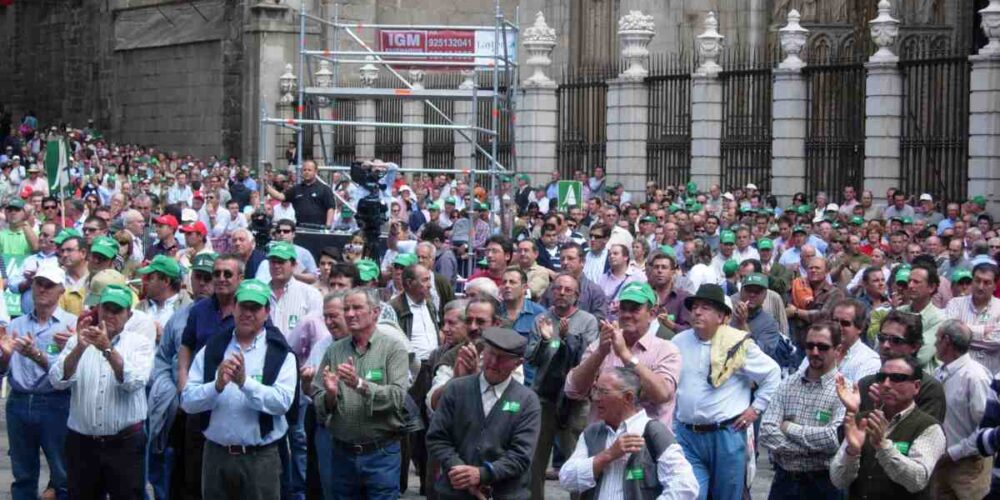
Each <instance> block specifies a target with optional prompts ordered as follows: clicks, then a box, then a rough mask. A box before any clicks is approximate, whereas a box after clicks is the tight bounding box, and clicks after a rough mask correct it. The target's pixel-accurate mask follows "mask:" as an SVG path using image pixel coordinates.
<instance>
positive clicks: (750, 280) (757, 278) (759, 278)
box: [730, 261, 771, 288]
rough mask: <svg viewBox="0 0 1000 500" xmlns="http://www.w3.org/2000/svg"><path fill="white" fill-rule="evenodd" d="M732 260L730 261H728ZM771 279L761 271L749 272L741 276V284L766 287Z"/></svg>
mask: <svg viewBox="0 0 1000 500" xmlns="http://www.w3.org/2000/svg"><path fill="white" fill-rule="evenodd" d="M730 262H732V261H730ZM770 282H771V280H769V279H768V278H767V276H765V275H763V274H761V273H751V274H749V275H747V277H746V278H743V286H759V287H762V288H767V287H768V285H769V284H770Z"/></svg>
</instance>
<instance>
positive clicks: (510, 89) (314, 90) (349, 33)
mask: <svg viewBox="0 0 1000 500" xmlns="http://www.w3.org/2000/svg"><path fill="white" fill-rule="evenodd" d="M305 4H306V2H303V3H302V8H301V10H300V11H299V40H298V42H299V65H298V101H297V103H296V104H297V105H296V107H295V118H290V119H281V118H272V117H268V116H267V109H266V105H265V104H264V103H262V105H261V120H260V140H259V148H260V149H259V151H260V166H261V173H262V174H263V169H264V166H265V163H267V162H268V159H267V158H266V157H267V156H268V151H267V141H266V135H267V131H268V130H269V128H268V127H269V126H277V127H283V128H287V129H290V130H292V131H294V132H295V134H296V144H297V147H296V155H297V158H296V162H295V163H296V169H297V170H298V169H300V168H301V165H302V159H303V158H302V156H303V144H304V142H305V141H304V135H305V133H307V132H309V127H317V129H318V134H317V135H318V137H319V141H320V148H321V150H322V155H323V158H322V159H323V164H322V165H321V166H320V167H319V168H320V170H321V171H346V170H348V169H349V167H346V166H338V165H332V164H331V163H332V162H331V161H330V155H329V153H330V152H332V151H333V149H334V146H335V144H334V142H335V138H336V136H335V134H334V132H333V130H334V129H333V128H332V127H334V126H349V127H367V128H380V127H381V128H403V129H447V130H453V131H455V132H457V133H458V134H459V135H460V136H461V137H462V140H463V141H468V143H469V144H470V145H471V146H472V150H473V153H472V160H473V161H474V163H473V165H476V164H478V162H476V160H477V159H478V158H480V157H481V158H482V159H484V160H485V162H486V165H487V168H486V169H477V168H475V167H473V168H470V169H435V168H426V167H423V166H412V165H401V167H404V168H400V169H399V172H403V173H406V172H412V173H453V174H456V175H457V174H463V175H468V176H469V185H470V186H476V185H477V177H479V178H481V180H484V181H485V182H483V185H484V186H488V187H489V195H488V196H487V200H488V201H492V197H493V196H497V195H498V193H497V191H498V189H497V188H498V187H499V186H500V184H499V176H500V175H503V174H506V173H508V172H514V171H516V170H517V168H516V165H517V161H516V158H517V155H516V148H511V153H510V162H509V163H510V164H509V165H503V164H501V163H500V161H499V158H498V141H499V136H500V130H499V128H500V112H501V109H502V110H503V111H505V112H506V113H508V114H509V116H510V118H511V119H510V120H509V123H508V127H509V128H508V129H507V130H506V132H507V135H508V137H509V138H510V141H511V143H514V140H515V135H514V123H515V119H514V117H515V114H516V106H515V96H516V94H517V85H518V75H517V71H518V65H517V61H516V52H517V51H516V47H517V39H518V36H519V34H520V27H519V24H518V17H519V16H518V14H519V12H518V9H517V8H515V13H514V20H513V21H511V20H509V19H507V18H505V17H504V13H503V10H502V9H501V8H500V2H499V0H496V1H495V3H494V5H495V14H494V22H493V25H492V26H448V25H404V24H362V23H355V22H342V20H341V18H340V4H339V3H337V4H335V5H334V6H333V9H334V12H333V19H332V20H328V19H323V18H322V17H317V16H315V15H312V14H310V13H308V12H307V11H306V9H307V7H306V5H305ZM309 26H319V27H320V28H323V29H328V28H332V30H333V31H332V36H331V37H329V39H328V41H329V42H331V43H330V44H331V45H332V48H328V49H324V50H310V49H307V47H306V34H307V28H308V27H309ZM361 28H366V29H376V30H383V29H385V30H389V29H391V30H461V31H470V30H473V31H487V30H492V31H493V37H494V38H493V51H492V53H464V52H463V53H452V52H393V51H379V50H375V49H373V48H372V47H370V46H369V45H368V44H367V43H365V41H364V40H362V38H361V37H360V36H359V35H358V31H360V29H361ZM508 33H512V35H513V37H514V39H513V42H514V47H515V54H508V53H507V46H508V40H507V36H508ZM342 35H344V36H346V37H347V40H349V41H352V42H353V44H354V45H357V46H358V47H360V49H361V50H340V41H341V40H340V39H341V36H342ZM314 59H315V60H325V61H328V62H330V63H331V65H332V72H333V77H332V79H333V82H334V85H335V86H333V87H327V86H320V85H318V84H317V82H316V81H315V76H314V74H313V72H312V71H311V67H312V64H311V62H312V60H314ZM435 59H436V60H435ZM441 59H471V60H461V61H459V60H456V61H447V62H441ZM341 64H347V65H357V64H373V65H377V66H382V67H385V68H386V69H387V70H388V71H389V73H390V74H391V75H392V76H393V77H395V79H396V80H398V81H399V82H400V83H401V84H402V86H403V88H348V87H341V86H338V85H340V83H341V78H340V77H341V74H340V65H341ZM394 66H400V67H412V66H416V67H420V66H438V67H440V66H446V67H462V68H463V69H472V70H474V71H475V72H476V73H475V76H474V79H475V80H476V84H475V85H474V86H473V88H471V89H423V88H414V86H413V84H412V83H411V82H410V81H408V80H407V79H406V78H404V77H403V75H402V74H400V72H399V71H397V69H396V68H395V67H394ZM501 71H503V72H504V73H505V75H506V86H504V87H503V88H501V84H500V72H501ZM480 72H490V73H491V76H492V85H491V87H490V88H489V89H479V84H478V78H477V77H478V75H479V73H480ZM386 98H402V99H416V100H421V101H423V103H424V104H425V106H426V108H429V109H430V110H431V112H433V113H436V114H437V115H438V116H440V117H441V118H442V119H443V120H444V121H445V122H446V123H443V124H434V123H405V122H388V121H357V120H324V119H322V118H321V117H320V115H319V112H318V110H319V109H320V107H321V106H320V104H319V103H320V100H321V99H326V100H329V101H330V103H329V105H333V103H334V102H335V101H337V100H348V99H371V100H375V99H386ZM430 99H454V100H466V101H472V110H473V113H472V117H473V118H472V121H473V123H470V124H460V123H455V121H454V120H453V119H452V117H449V116H448V115H447V114H445V112H443V111H442V110H441V109H440V108H439V107H438V106H436V105H435V104H434V103H433V102H431V101H430ZM481 99H490V100H491V103H492V106H491V110H490V112H491V120H489V125H488V126H483V127H481V126H478V110H479V102H480V100H481ZM326 127H331V128H330V129H329V130H330V131H329V138H330V146H329V147H328V146H327V143H326V137H327V131H326ZM479 134H482V135H485V136H487V137H489V145H488V148H489V150H487V148H484V147H483V146H482V145H480V144H479V142H478V141H477V136H478V135H479ZM469 196H470V201H471V196H472V193H471V190H470V193H469ZM468 207H469V208H470V210H469V217H470V221H471V224H470V226H471V227H474V226H475V221H476V207H475V204H474V203H471V202H470V203H469V204H468ZM504 210H505V208H504V203H503V198H502V195H500V216H501V221H503V220H505V219H504ZM490 232H491V233H492V232H493V221H492V217H491V218H490ZM470 233H471V229H470ZM470 236H471V234H470ZM469 239H470V243H471V237H470V238H469Z"/></svg>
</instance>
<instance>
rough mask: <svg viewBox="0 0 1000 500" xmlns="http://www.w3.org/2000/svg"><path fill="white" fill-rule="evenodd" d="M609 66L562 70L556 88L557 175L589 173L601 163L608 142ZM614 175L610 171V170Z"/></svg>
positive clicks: (610, 73) (610, 76) (611, 70)
mask: <svg viewBox="0 0 1000 500" xmlns="http://www.w3.org/2000/svg"><path fill="white" fill-rule="evenodd" d="M615 74H616V72H615V69H614V68H613V67H612V66H607V67H600V68H585V69H578V70H576V71H572V72H569V71H564V72H563V78H562V80H561V81H562V83H561V84H560V85H559V87H558V89H556V97H557V100H558V102H559V104H558V106H559V107H558V109H559V111H558V113H559V138H558V144H557V146H556V151H557V153H556V154H557V156H558V168H559V174H560V178H563V179H570V178H572V177H573V172H574V171H576V170H584V171H585V172H587V173H588V174H589V173H592V172H593V168H594V167H595V166H604V163H605V161H604V160H605V158H606V154H607V151H606V144H607V118H608V109H607V105H608V84H607V81H608V80H609V79H611V78H613V77H614V75H615ZM609 174H611V175H613V172H609Z"/></svg>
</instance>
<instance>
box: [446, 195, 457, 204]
mask: <svg viewBox="0 0 1000 500" xmlns="http://www.w3.org/2000/svg"><path fill="white" fill-rule="evenodd" d="M444 203H445V205H455V204H456V201H455V197H454V196H449V197H447V198H445V199H444Z"/></svg>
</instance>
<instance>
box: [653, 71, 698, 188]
mask: <svg viewBox="0 0 1000 500" xmlns="http://www.w3.org/2000/svg"><path fill="white" fill-rule="evenodd" d="M692 66H693V64H692V62H691V61H690V59H687V58H679V59H678V60H674V61H670V62H669V63H664V62H663V61H654V62H653V63H652V64H651V68H650V73H651V76H649V77H647V78H646V85H647V86H648V87H649V125H648V138H647V142H646V177H647V180H651V181H656V184H657V185H658V186H677V185H680V184H684V183H686V182H687V181H688V179H689V178H690V177H691V71H692Z"/></svg>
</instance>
